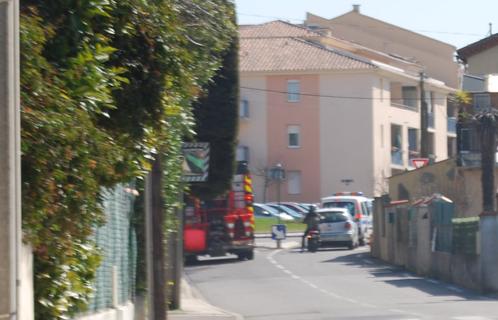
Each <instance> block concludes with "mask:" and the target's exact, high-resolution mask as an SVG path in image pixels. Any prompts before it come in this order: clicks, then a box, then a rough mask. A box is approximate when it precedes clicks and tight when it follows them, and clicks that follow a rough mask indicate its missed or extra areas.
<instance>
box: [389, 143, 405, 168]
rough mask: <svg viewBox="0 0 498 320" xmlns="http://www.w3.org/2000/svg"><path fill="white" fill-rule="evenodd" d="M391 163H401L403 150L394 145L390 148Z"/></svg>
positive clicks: (400, 164)
mask: <svg viewBox="0 0 498 320" xmlns="http://www.w3.org/2000/svg"><path fill="white" fill-rule="evenodd" d="M391 164H395V165H399V166H402V165H403V152H402V151H401V150H400V149H398V148H396V147H392V148H391Z"/></svg>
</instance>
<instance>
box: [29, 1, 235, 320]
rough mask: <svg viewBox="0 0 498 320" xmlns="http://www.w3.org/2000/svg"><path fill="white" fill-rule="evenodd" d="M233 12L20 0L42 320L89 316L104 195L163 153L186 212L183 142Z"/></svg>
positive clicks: (220, 4) (170, 4)
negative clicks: (86, 312) (182, 182)
mask: <svg viewBox="0 0 498 320" xmlns="http://www.w3.org/2000/svg"><path fill="white" fill-rule="evenodd" d="M229 4H230V3H229V2H227V1H222V0H207V1H201V0H158V1H143V0H122V1H117V0H116V1H114V0H83V1H81V0H64V1H63V0H50V1H47V0H45V1H35V0H23V1H22V2H21V91H22V92H21V99H22V110H21V112H22V115H21V116H22V133H21V134H22V152H23V154H22V170H23V177H22V179H23V225H24V231H25V234H26V240H28V241H29V242H30V243H31V244H32V245H33V248H34V265H35V299H36V301H35V304H36V305H35V308H36V317H37V319H60V318H66V317H67V316H70V315H72V314H74V313H76V312H79V311H82V310H84V308H85V305H86V303H87V300H88V296H89V294H90V292H91V288H92V280H93V278H94V275H95V270H96V268H97V266H98V263H99V259H100V258H99V254H98V253H99V252H98V248H96V247H95V244H94V243H93V241H92V234H93V230H94V229H95V227H97V226H98V225H100V224H102V223H103V222H104V217H103V213H102V209H101V202H100V193H101V190H102V187H107V186H109V187H110V186H113V185H114V184H115V183H118V182H127V181H129V179H130V178H132V177H136V176H139V175H142V174H143V173H144V172H145V171H147V170H149V167H150V160H151V159H153V158H154V157H155V155H156V154H158V153H162V154H163V155H164V159H165V161H164V162H163V168H164V172H165V182H166V184H165V187H164V192H165V194H166V197H165V199H166V210H167V212H170V211H171V210H172V209H173V208H174V207H175V206H177V205H178V204H177V197H176V193H178V192H179V191H180V181H179V177H180V176H181V162H180V156H181V141H182V139H183V137H184V136H185V135H190V134H192V128H193V118H192V111H191V103H192V101H194V100H195V98H196V96H197V95H198V94H199V93H200V92H201V88H202V86H203V85H205V84H206V82H207V81H208V80H209V79H210V78H211V77H212V75H213V74H214V72H215V71H216V70H217V68H218V67H219V64H220V53H221V52H222V51H223V50H224V49H225V48H226V46H227V44H228V40H229V36H228V35H230V34H231V33H232V32H234V30H235V25H234V24H233V23H231V21H230V17H231V14H232V11H231V10H232V9H231V7H230V5H229ZM169 227H171V225H169Z"/></svg>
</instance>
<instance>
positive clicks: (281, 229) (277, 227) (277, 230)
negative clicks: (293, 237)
mask: <svg viewBox="0 0 498 320" xmlns="http://www.w3.org/2000/svg"><path fill="white" fill-rule="evenodd" d="M286 233H287V230H286V226H285V224H274V225H272V226H271V238H272V239H273V240H284V239H285V235H286Z"/></svg>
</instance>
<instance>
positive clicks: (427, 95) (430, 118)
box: [425, 91, 435, 128]
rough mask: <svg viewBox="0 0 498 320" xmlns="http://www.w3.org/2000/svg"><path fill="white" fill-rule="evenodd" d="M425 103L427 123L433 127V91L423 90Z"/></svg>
mask: <svg viewBox="0 0 498 320" xmlns="http://www.w3.org/2000/svg"><path fill="white" fill-rule="evenodd" d="M425 103H426V104H427V121H428V123H427V125H428V126H429V128H434V118H435V117H434V109H435V108H434V92H432V91H426V92H425Z"/></svg>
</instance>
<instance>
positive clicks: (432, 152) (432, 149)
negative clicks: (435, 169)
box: [427, 132, 436, 158]
mask: <svg viewBox="0 0 498 320" xmlns="http://www.w3.org/2000/svg"><path fill="white" fill-rule="evenodd" d="M427 140H428V141H427V144H428V147H427V151H428V152H429V157H431V156H432V157H434V158H435V156H436V150H435V142H434V133H433V132H429V133H428V135H427Z"/></svg>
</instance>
